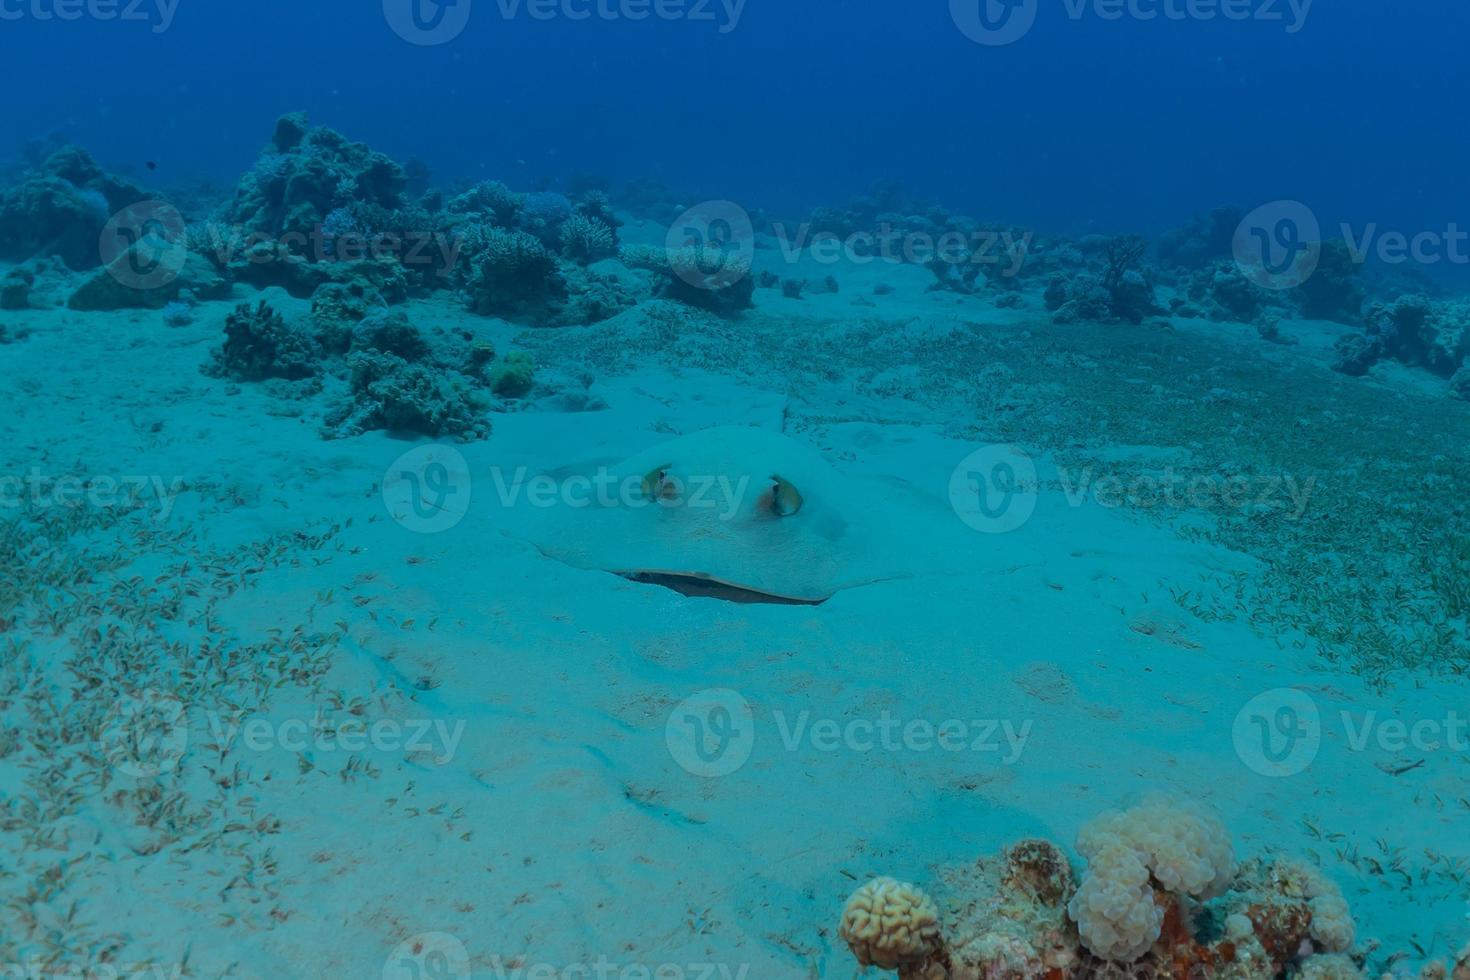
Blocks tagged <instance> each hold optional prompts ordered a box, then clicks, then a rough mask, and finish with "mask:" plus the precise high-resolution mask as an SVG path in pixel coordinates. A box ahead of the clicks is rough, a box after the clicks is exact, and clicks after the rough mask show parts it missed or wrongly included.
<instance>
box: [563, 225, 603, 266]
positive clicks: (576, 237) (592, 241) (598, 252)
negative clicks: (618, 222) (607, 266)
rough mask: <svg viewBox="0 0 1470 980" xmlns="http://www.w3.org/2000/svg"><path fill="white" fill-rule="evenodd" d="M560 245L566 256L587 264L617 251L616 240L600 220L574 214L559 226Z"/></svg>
mask: <svg viewBox="0 0 1470 980" xmlns="http://www.w3.org/2000/svg"><path fill="white" fill-rule="evenodd" d="M561 247H562V252H563V254H565V255H566V257H567V258H569V259H571V260H573V261H574V262H579V263H581V264H582V265H587V264H588V263H590V262H595V261H597V260H598V259H601V258H606V257H607V256H609V255H612V254H614V253H615V252H617V240H616V238H615V237H614V236H613V230H612V228H610V227H608V225H607V224H605V223H604V222H602V221H601V220H599V219H597V218H588V217H585V216H583V215H580V214H574V215H572V216H571V217H570V218H568V219H567V220H566V221H565V222H564V223H563V224H562V226H561Z"/></svg>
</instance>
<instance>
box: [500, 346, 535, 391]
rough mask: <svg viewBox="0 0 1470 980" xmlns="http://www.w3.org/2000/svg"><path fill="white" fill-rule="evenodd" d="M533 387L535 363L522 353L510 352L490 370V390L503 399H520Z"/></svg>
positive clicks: (529, 356)
mask: <svg viewBox="0 0 1470 980" xmlns="http://www.w3.org/2000/svg"><path fill="white" fill-rule="evenodd" d="M535 385H536V362H535V360H533V359H532V357H531V355H530V354H527V353H525V352H523V351H512V352H511V353H509V354H507V355H506V356H505V359H504V360H503V361H501V362H500V363H499V364H496V365H495V366H494V367H493V368H491V370H490V388H491V390H493V391H494V392H495V393H496V394H497V395H500V396H502V397H504V398H522V397H524V396H525V395H527V394H529V393H530V391H531V389H532V388H534V387H535Z"/></svg>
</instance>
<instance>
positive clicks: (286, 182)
mask: <svg viewBox="0 0 1470 980" xmlns="http://www.w3.org/2000/svg"><path fill="white" fill-rule="evenodd" d="M407 185H408V176H407V175H406V174H405V173H404V171H403V168H402V167H400V166H399V165H398V164H397V163H395V162H394V161H393V160H391V159H389V158H388V157H386V156H384V155H383V154H381V153H378V152H376V151H374V150H372V149H371V148H369V147H368V146H366V145H365V144H362V143H353V142H350V141H349V140H347V139H346V138H345V137H344V136H342V135H341V134H340V133H337V132H335V131H333V130H330V129H327V128H325V127H317V128H313V127H311V125H310V124H309V123H308V121H307V118H306V115H305V114H304V113H295V114H292V115H288V116H283V117H282V118H281V119H280V120H279V121H278V122H277V123H276V130H275V135H274V136H273V138H272V140H271V144H270V146H269V147H268V148H267V149H266V150H265V152H264V153H263V154H262V155H261V157H260V159H259V161H257V163H256V165H255V168H254V169H253V170H252V171H250V173H248V174H246V175H245V177H244V178H243V179H242V180H241V181H240V183H239V185H238V186H237V187H236V189H235V197H234V200H233V201H232V202H231V203H230V204H229V205H228V206H227V207H226V208H225V210H224V212H223V215H222V217H223V220H224V221H226V222H228V223H230V224H234V225H238V226H240V227H242V228H244V229H245V230H246V231H248V232H250V233H253V234H257V235H263V236H266V237H268V238H271V239H275V240H276V241H280V242H284V243H285V244H286V245H287V246H288V247H289V248H290V249H291V250H292V251H293V252H295V253H297V254H303V255H307V254H311V253H312V246H313V244H314V243H315V242H317V241H318V240H319V239H318V236H319V235H320V229H321V227H322V225H323V223H324V222H325V221H326V219H327V216H328V215H329V214H331V213H332V212H333V211H334V210H336V209H338V208H341V207H345V206H349V205H356V204H367V205H377V206H378V207H381V208H385V209H390V210H391V209H397V208H400V207H402V206H403V205H404V203H405V201H404V192H405V189H406V188H407Z"/></svg>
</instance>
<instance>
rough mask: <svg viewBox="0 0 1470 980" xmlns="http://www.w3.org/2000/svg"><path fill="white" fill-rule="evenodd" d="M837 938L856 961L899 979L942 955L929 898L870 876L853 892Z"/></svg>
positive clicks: (920, 970) (936, 915) (908, 887)
mask: <svg viewBox="0 0 1470 980" xmlns="http://www.w3.org/2000/svg"><path fill="white" fill-rule="evenodd" d="M838 934H839V935H840V936H842V939H843V941H844V942H846V943H847V946H848V948H849V949H851V950H852V953H853V955H854V956H855V957H857V961H858V963H860V964H861V965H863V966H876V967H878V968H879V969H883V970H898V971H899V974H900V975H901V976H902V975H924V973H925V971H927V970H928V968H929V966H930V964H931V962H936V965H937V961H936V958H938V957H941V956H942V955H943V951H944V941H943V940H942V939H941V938H940V935H939V912H938V910H937V909H936V908H935V906H934V901H933V899H931V898H930V897H929V896H928V895H925V894H924V893H923V892H922V891H920V890H919V889H917V888H915V887H914V886H913V885H910V884H906V883H904V882H901V881H896V880H894V879H893V878H875V879H873V880H872V881H870V882H868V883H867V884H866V885H864V886H863V887H861V888H859V889H858V890H857V891H856V892H854V893H853V896H852V897H851V898H850V899H848V900H847V907H846V908H844V909H843V910H842V925H841V926H840V927H839V928H838Z"/></svg>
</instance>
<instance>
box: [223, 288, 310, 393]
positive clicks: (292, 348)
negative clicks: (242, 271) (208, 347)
mask: <svg viewBox="0 0 1470 980" xmlns="http://www.w3.org/2000/svg"><path fill="white" fill-rule="evenodd" d="M320 362H321V348H320V346H319V345H318V344H317V342H316V339H315V338H314V337H312V336H311V334H309V333H307V332H306V331H304V330H301V329H299V328H297V327H295V326H292V325H291V324H288V323H287V322H286V319H285V318H284V317H283V316H281V314H279V313H277V312H276V311H275V310H274V309H272V308H271V306H270V304H268V303H267V302H266V301H265V300H261V301H260V303H259V304H258V305H257V306H255V307H254V308H252V307H251V306H250V305H249V304H248V303H247V304H242V305H241V306H238V307H236V309H235V312H234V313H231V314H230V315H229V316H228V317H227V318H226V319H225V342H224V344H223V345H222V346H221V347H220V348H219V349H218V350H216V351H215V353H214V359H213V361H212V362H211V363H210V365H209V366H208V367H207V368H206V369H205V370H206V373H208V374H211V375H214V376H215V377H221V378H229V379H231V380H233V381H263V380H265V379H267V378H284V379H286V380H288V381H296V380H300V379H302V378H309V377H311V376H313V375H315V374H317V373H318V372H319V371H320V370H321V363H320Z"/></svg>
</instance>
